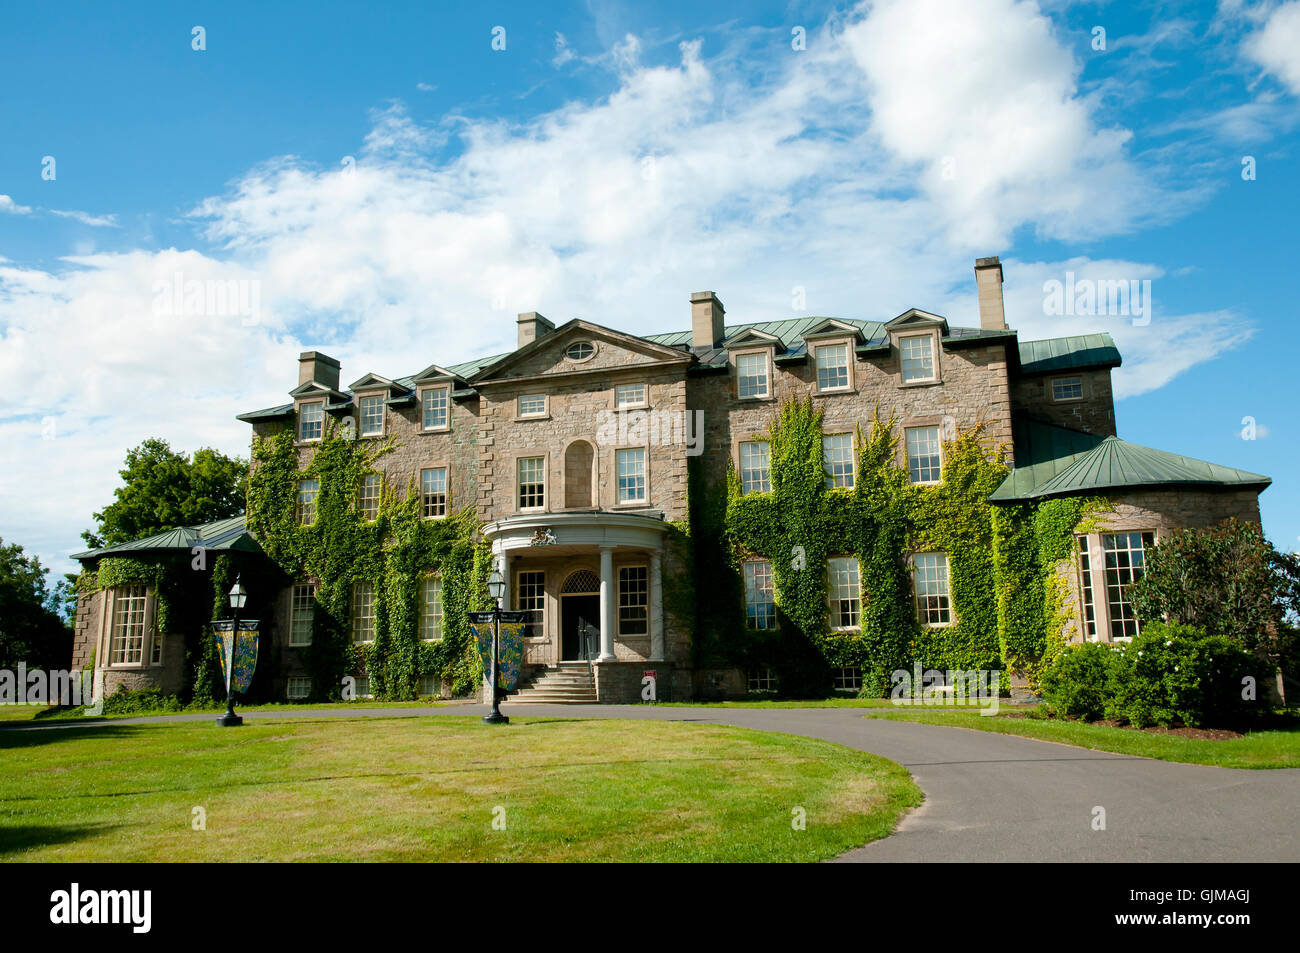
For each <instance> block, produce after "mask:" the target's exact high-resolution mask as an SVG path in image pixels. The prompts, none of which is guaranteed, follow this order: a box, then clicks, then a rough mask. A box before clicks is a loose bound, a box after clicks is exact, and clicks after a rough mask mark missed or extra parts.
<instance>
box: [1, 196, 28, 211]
mask: <svg viewBox="0 0 1300 953" xmlns="http://www.w3.org/2000/svg"><path fill="white" fill-rule="evenodd" d="M31 210H32V208H31V206H30V205H19V204H18V203H17V202H15V201H14V200H13V199H12V198H10V197H9V196H8V195H5V194H4V193H0V212H3V213H8V214H9V215H27V214H28V213H30V212H31Z"/></svg>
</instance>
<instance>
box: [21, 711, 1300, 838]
mask: <svg viewBox="0 0 1300 953" xmlns="http://www.w3.org/2000/svg"><path fill="white" fill-rule="evenodd" d="M486 711H487V708H486V707H485V706H482V705H449V706H440V707H436V708H346V709H345V708H329V709H310V708H305V709H300V710H299V709H291V710H283V711H275V712H247V713H244V717H245V718H249V719H253V718H294V717H305V716H311V717H321V716H338V717H348V718H355V717H359V716H383V717H412V716H427V715H473V714H482V713H485V712H486ZM505 711H506V713H507V714H511V715H519V716H531V717H558V718H642V719H658V720H664V721H692V722H705V723H709V724H723V725H736V726H739V727H743V728H756V729H759V730H762V731H778V732H784V733H787V734H792V735H805V736H807V737H811V738H820V739H823V740H825V741H831V742H835V743H836V744H842V745H845V746H847V747H849V748H857V749H859V750H862V751H869V752H871V753H872V754H878V755H881V756H882V757H885V758H889V759H890V760H891V761H897V762H898V763H900V764H902V765H904V766H905V767H906V768H907V769H908V770H909V771H911V772H912V774H913V776H915V778H916V781H917V783H918V784H919V785H920V786H921V789H922V790H923V791H924V792H925V802H924V803H923V804H922V805H921V807H919V808H917V809H916V810H915V811H913V812H912V813H910V814H909V815H907V816H906V817H904V818H903V820H902V823H901V824H900V825H899V828H898V830H897V832H896V833H894V834H893V835H892V836H890V837H887V838H885V839H883V840H879V841H876V842H874V843H871V844H868V845H866V846H865V847H860V848H858V849H856V850H852V851H849V852H848V853H847V854H845V855H843V856H842V857H840V858H838V859H839V860H840V861H886V860H887V861H929V862H935V861H1080V860H1082V861H1261V860H1270V861H1297V860H1300V824H1298V823H1297V817H1300V769H1278V770H1257V771H1248V770H1240V769H1229V768H1215V767H1209V766H1205V765H1194V764H1174V763H1172V762H1167V761H1153V760H1148V759H1146V758H1133V757H1128V756H1127V755H1119V754H1110V753H1108V752H1104V751H1088V750H1086V749H1084V748H1074V747H1070V746H1068V745H1061V744H1055V743H1053V742H1047V741H1036V740H1032V739H1028V738H1017V737H1014V736H1011V735H999V734H993V733H990V732H983V731H975V730H971V729H965V728H948V727H941V726H936V725H921V724H914V723H910V722H902V721H885V720H879V719H872V718H867V717H864V714H865V711H864V710H863V709H854V708H678V707H669V708H652V707H648V706H642V705H520V704H507V705H506V706H505ZM213 717H214V716H213V715H210V714H203V715H167V716H158V717H150V718H115V719H112V720H111V721H105V722H95V723H93V724H148V723H156V722H168V721H206V720H209V719H211V718H213ZM90 724H92V723H89V722H63V723H60V724H57V725H56V724H50V725H44V726H40V727H39V728H36V729H30V728H29V729H11V730H57V728H59V727H88V726H89V725H90ZM1098 807H1100V808H1104V809H1105V830H1094V829H1093V824H1094V813H1095V809H1096V808H1098Z"/></svg>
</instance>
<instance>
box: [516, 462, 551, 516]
mask: <svg viewBox="0 0 1300 953" xmlns="http://www.w3.org/2000/svg"><path fill="white" fill-rule="evenodd" d="M516 465H517V466H518V468H519V508H520V509H521V510H540V509H542V508H543V507H544V506H546V458H545V457H520V458H519V462H518V463H517V464H516Z"/></svg>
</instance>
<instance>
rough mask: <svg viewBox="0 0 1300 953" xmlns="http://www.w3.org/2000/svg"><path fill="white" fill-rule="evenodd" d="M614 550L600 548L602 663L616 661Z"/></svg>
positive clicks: (604, 547) (606, 547)
mask: <svg viewBox="0 0 1300 953" xmlns="http://www.w3.org/2000/svg"><path fill="white" fill-rule="evenodd" d="M616 597H617V589H616V588H615V585H614V550H613V549H612V548H611V547H609V546H602V547H600V661H602V662H612V661H614V599H615V598H616Z"/></svg>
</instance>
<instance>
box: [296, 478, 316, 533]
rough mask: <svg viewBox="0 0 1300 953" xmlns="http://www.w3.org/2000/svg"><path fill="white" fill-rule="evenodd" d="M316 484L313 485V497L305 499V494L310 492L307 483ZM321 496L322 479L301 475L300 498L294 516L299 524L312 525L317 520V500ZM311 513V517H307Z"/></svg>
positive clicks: (299, 481) (299, 483) (299, 482)
mask: <svg viewBox="0 0 1300 953" xmlns="http://www.w3.org/2000/svg"><path fill="white" fill-rule="evenodd" d="M309 483H311V484H314V485H313V486H312V487H311V490H310V493H311V498H310V499H307V500H304V499H303V496H304V494H306V493H307V492H308V490H307V488H306V487H307V484H309ZM319 497H320V480H318V479H316V478H314V477H301V478H299V480H298V500H297V503H296V505H295V512H294V516H295V518H296V519H297V521H298V525H299V526H311V525H312V524H313V523H315V522H316V500H317V499H318V498H319ZM308 513H310V514H311V519H306V518H305V517H306V516H307V515H308Z"/></svg>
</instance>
